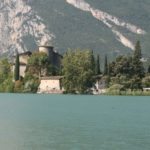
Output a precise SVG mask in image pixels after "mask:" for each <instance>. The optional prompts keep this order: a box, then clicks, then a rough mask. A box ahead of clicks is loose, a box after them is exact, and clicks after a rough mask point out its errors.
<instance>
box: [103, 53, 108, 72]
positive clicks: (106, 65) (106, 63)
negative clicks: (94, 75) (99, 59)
mask: <svg viewBox="0 0 150 150" xmlns="http://www.w3.org/2000/svg"><path fill="white" fill-rule="evenodd" d="M104 75H108V60H107V55H105V60H104Z"/></svg>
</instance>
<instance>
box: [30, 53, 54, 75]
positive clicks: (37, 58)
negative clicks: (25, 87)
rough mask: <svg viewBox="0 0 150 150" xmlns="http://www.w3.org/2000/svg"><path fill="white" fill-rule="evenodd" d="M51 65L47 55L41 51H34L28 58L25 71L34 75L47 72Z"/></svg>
mask: <svg viewBox="0 0 150 150" xmlns="http://www.w3.org/2000/svg"><path fill="white" fill-rule="evenodd" d="M51 69H52V66H51V65H50V62H49V59H48V56H47V54H46V53H43V52H34V53H33V54H32V56H31V57H30V58H29V59H28V65H27V72H28V73H29V74H32V75H34V76H36V77H40V76H42V75H47V74H49V72H50V70H51Z"/></svg>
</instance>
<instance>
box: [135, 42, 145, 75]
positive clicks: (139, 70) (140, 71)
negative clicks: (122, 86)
mask: <svg viewBox="0 0 150 150" xmlns="http://www.w3.org/2000/svg"><path fill="white" fill-rule="evenodd" d="M141 58H142V54H141V46H140V42H139V41H137V43H136V46H135V51H134V54H133V71H134V75H137V76H138V77H140V78H143V77H144V74H145V73H144V67H143V63H142V61H141Z"/></svg>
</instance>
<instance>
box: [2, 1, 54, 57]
mask: <svg viewBox="0 0 150 150" xmlns="http://www.w3.org/2000/svg"><path fill="white" fill-rule="evenodd" d="M28 3H29V2H28V0H1V3H0V53H4V52H7V51H8V52H9V54H10V55H11V54H13V53H14V52H15V51H18V52H20V53H22V52H24V51H27V45H26V44H25V43H26V42H25V39H29V38H30V39H31V40H32V41H30V42H33V43H35V44H37V45H40V44H41V45H43V44H45V43H46V42H48V43H51V41H52V39H53V38H54V35H53V34H51V33H50V32H49V31H48V30H47V29H46V26H45V25H44V23H43V21H42V19H41V17H40V16H38V15H37V13H36V12H35V11H34V10H33V9H32V8H31V6H29V5H28Z"/></svg>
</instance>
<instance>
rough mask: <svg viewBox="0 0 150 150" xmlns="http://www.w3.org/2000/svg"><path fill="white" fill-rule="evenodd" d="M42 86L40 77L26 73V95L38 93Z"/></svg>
mask: <svg viewBox="0 0 150 150" xmlns="http://www.w3.org/2000/svg"><path fill="white" fill-rule="evenodd" d="M39 84H40V80H39V78H38V77H35V76H33V75H32V74H30V73H26V75H25V78H24V90H23V92H25V93H36V92H37V90H38V87H39Z"/></svg>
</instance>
